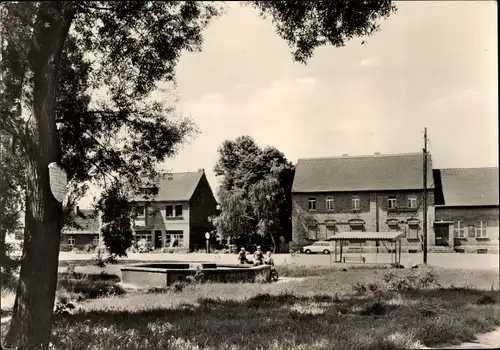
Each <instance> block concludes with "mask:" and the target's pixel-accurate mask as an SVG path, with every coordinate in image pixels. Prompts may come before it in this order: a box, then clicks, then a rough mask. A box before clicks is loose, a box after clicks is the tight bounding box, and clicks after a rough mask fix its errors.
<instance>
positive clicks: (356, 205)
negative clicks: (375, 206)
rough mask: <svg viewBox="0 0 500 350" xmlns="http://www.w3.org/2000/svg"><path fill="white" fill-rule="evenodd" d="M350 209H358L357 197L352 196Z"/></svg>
mask: <svg viewBox="0 0 500 350" xmlns="http://www.w3.org/2000/svg"><path fill="white" fill-rule="evenodd" d="M352 210H359V197H353V198H352Z"/></svg>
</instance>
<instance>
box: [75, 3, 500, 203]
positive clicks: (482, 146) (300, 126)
mask: <svg viewBox="0 0 500 350" xmlns="http://www.w3.org/2000/svg"><path fill="white" fill-rule="evenodd" d="M396 6H397V8H398V11H397V12H396V13H395V14H392V15H391V17H389V18H388V19H386V20H383V21H381V22H380V31H379V32H377V33H375V34H374V35H373V36H371V37H369V38H358V39H353V40H351V41H349V42H347V44H346V46H345V47H343V48H334V47H323V48H320V49H317V50H316V52H315V54H314V57H313V58H311V59H310V60H309V61H308V63H307V65H303V64H301V63H298V62H294V61H293V58H292V55H291V49H290V48H289V47H288V45H287V43H286V42H285V41H284V40H282V39H281V38H280V37H279V36H278V35H277V34H276V33H275V30H274V26H273V24H272V22H271V20H269V19H263V18H261V17H260V16H259V15H258V12H257V11H256V10H254V9H252V8H250V7H247V6H240V5H238V3H236V2H235V3H231V4H229V5H228V9H227V13H226V14H225V15H224V16H223V17H221V18H220V19H217V20H216V21H214V22H213V23H212V24H210V26H209V27H208V28H207V29H206V31H205V35H204V38H205V40H204V44H203V47H202V51H201V52H196V53H185V54H183V56H182V57H181V59H180V61H179V64H178V67H177V72H176V75H177V87H176V90H175V95H176V96H177V98H178V101H177V104H176V107H177V110H178V112H179V113H181V114H182V115H184V116H188V117H190V118H192V120H193V121H194V122H195V123H196V124H197V126H198V128H199V131H200V133H199V134H198V135H197V136H196V138H194V139H192V140H190V141H189V142H188V143H186V144H184V145H183V147H182V148H181V151H180V152H179V154H178V155H177V156H176V157H174V158H172V159H168V160H167V162H166V163H165V164H164V169H165V170H169V171H173V172H181V171H196V170H198V169H200V168H203V169H205V172H206V174H207V177H208V180H209V182H210V184H211V186H212V189H213V191H214V192H216V189H217V187H218V184H219V179H218V178H216V177H215V175H214V173H213V167H214V164H215V163H216V161H217V159H218V153H217V149H218V147H219V146H220V145H221V144H222V143H223V142H224V141H225V140H234V139H235V138H236V137H238V136H241V135H249V136H251V137H253V138H254V139H255V141H256V142H257V143H258V144H259V145H260V146H266V145H272V146H275V147H277V148H278V149H279V150H280V151H282V152H283V153H284V154H285V156H286V157H287V158H288V159H289V160H290V161H292V162H293V163H295V162H296V161H297V159H299V158H307V157H328V156H341V155H342V154H349V155H366V154H373V153H375V152H380V153H382V154H391V153H407V152H421V151H422V147H423V143H424V138H423V130H424V127H427V130H428V137H429V151H430V152H431V154H432V162H433V164H432V166H433V167H434V168H454V167H462V168H467V167H482V166H498V84H497V76H498V66H497V65H498V63H497V52H498V50H497V17H496V14H497V9H496V6H497V5H496V2H495V1H486V0H483V1H443V2H439V1H420V2H418V1H415V2H396ZM363 40H365V41H366V43H365V44H364V45H361V42H362V41H363ZM167 95H168V94H167V93H165V99H167V98H171V97H169V96H167ZM155 97H156V98H162V93H158V94H156V96H155ZM89 203H90V197H86V198H84V200H82V202H81V204H80V205H82V206H87V205H88V204H89Z"/></svg>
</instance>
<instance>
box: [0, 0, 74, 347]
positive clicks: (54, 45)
mask: <svg viewBox="0 0 500 350" xmlns="http://www.w3.org/2000/svg"><path fill="white" fill-rule="evenodd" d="M74 7H75V3H67V2H41V3H40V5H39V7H38V12H37V16H36V22H35V28H34V31H33V38H32V46H31V49H30V53H29V64H30V68H31V71H32V73H33V81H32V87H33V110H32V113H33V116H32V118H31V120H30V122H29V123H28V125H27V130H26V132H27V134H28V135H27V136H28V137H27V139H28V141H27V142H28V144H27V145H26V146H27V148H26V149H27V156H28V157H27V158H28V160H27V169H28V171H27V187H26V217H25V220H26V221H25V227H26V230H25V238H24V247H23V248H24V249H23V262H22V265H21V271H20V277H19V283H18V286H17V292H16V300H15V303H14V309H13V316H12V320H11V324H10V328H9V331H8V333H7V336H6V339H5V345H6V347H8V348H18V349H45V348H47V347H48V345H49V342H50V336H51V328H52V315H53V309H54V300H55V292H56V286H57V267H58V258H59V244H60V232H61V229H62V204H61V203H59V202H58V201H57V200H56V199H55V198H54V197H53V195H52V192H51V190H50V182H49V170H48V165H49V164H50V163H52V162H56V163H60V161H61V146H60V141H59V134H58V131H57V127H56V119H55V111H56V110H55V107H56V105H55V103H56V90H57V71H58V66H59V58H60V56H61V52H62V49H63V46H64V41H65V39H66V36H67V34H68V32H69V28H70V26H71V23H72V21H73V17H74V13H75V12H74Z"/></svg>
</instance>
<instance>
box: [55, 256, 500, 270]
mask: <svg viewBox="0 0 500 350" xmlns="http://www.w3.org/2000/svg"><path fill="white" fill-rule="evenodd" d="M93 256H94V255H93V254H75V253H71V252H61V253H60V254H59V260H60V261H64V260H89V259H92V257H93ZM346 256H350V257H356V256H359V253H354V254H346ZM363 256H364V257H365V258H366V264H377V263H378V264H381V263H385V264H388V263H390V262H391V256H390V255H389V254H378V255H376V254H374V253H366V254H363ZM249 257H250V255H249ZM427 258H428V259H427V263H428V264H429V265H432V266H437V267H444V268H460V269H472V270H474V269H498V268H499V265H500V264H499V259H500V255H498V254H459V253H429V254H428V256H427ZM121 260H144V261H150V260H151V261H155V260H156V261H215V262H219V263H223V264H235V263H237V255H236V254H201V253H191V254H168V253H131V254H129V256H128V257H127V258H125V259H121ZM274 262H275V264H276V265H282V264H298V265H304V266H329V265H330V264H332V265H342V264H340V263H335V262H334V256H333V255H323V254H314V255H306V254H296V255H293V256H292V255H290V254H276V255H274ZM421 263H422V254H401V264H402V265H403V266H404V267H405V268H409V267H411V266H413V265H416V264H421ZM358 265H359V263H358Z"/></svg>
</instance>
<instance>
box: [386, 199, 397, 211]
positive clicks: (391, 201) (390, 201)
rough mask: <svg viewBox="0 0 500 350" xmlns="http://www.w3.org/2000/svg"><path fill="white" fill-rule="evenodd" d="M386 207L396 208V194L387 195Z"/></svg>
mask: <svg viewBox="0 0 500 350" xmlns="http://www.w3.org/2000/svg"><path fill="white" fill-rule="evenodd" d="M387 208H388V209H396V196H389V197H388V198H387Z"/></svg>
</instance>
